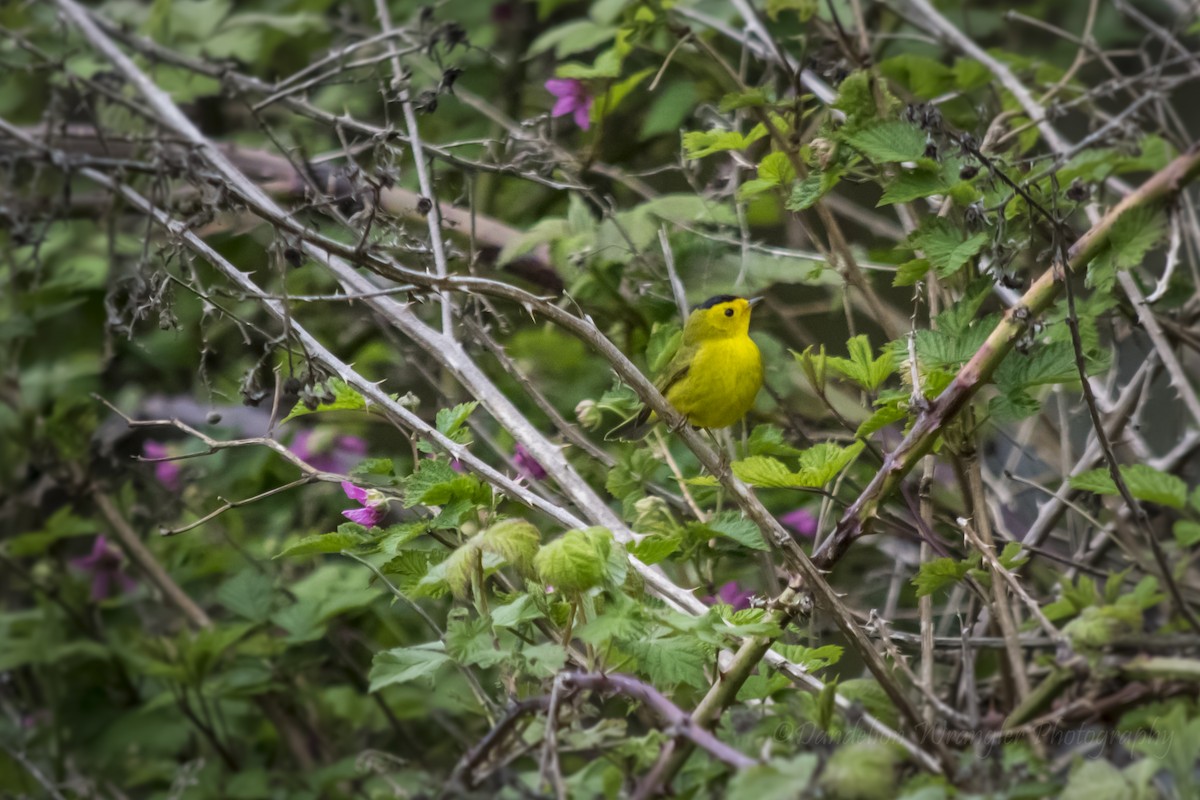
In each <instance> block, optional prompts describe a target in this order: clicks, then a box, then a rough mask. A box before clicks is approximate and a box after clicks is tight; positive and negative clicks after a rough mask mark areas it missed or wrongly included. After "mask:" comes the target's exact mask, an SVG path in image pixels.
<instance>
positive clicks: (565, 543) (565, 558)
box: [533, 528, 612, 593]
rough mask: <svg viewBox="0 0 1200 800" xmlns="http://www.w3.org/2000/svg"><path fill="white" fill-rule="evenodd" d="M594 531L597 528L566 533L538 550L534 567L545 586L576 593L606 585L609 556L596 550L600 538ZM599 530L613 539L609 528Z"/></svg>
mask: <svg viewBox="0 0 1200 800" xmlns="http://www.w3.org/2000/svg"><path fill="white" fill-rule="evenodd" d="M592 530H596V529H595V528H588V529H586V530H571V531H567V532H566V533H564V534H563V535H562V536H560V537H558V538H557V539H555V540H554V541H552V542H549V543H548V544H545V545H543V546H542V548H541V549H540V550H538V553H537V556H535V557H534V559H533V565H534V567H535V568H536V570H537V574H538V576H539V577H540V578H541V580H542V582H543V583H545V584H548V585H550V586H553V587H554V588H555V589H558V590H560V591H563V592H567V593H577V592H584V591H587V590H588V589H591V588H593V587H595V586H599V585H600V584H601V583H602V582H603V580H604V576H605V562H606V561H607V560H608V555H609V554H608V552H603V551H601V550H600V549H598V548H597V545H596V543H595V541H596V538H597V537H592V536H589V533H588V532H589V531H592ZM599 530H602V531H604V532H605V533H607V534H608V535H609V537H610V538H611V536H612V532H611V531H609V530H608V529H607V528H600V529H599ZM600 538H602V537H600Z"/></svg>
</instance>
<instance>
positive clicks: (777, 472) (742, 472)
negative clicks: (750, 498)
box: [732, 456, 795, 489]
mask: <svg viewBox="0 0 1200 800" xmlns="http://www.w3.org/2000/svg"><path fill="white" fill-rule="evenodd" d="M732 470H733V474H734V475H736V476H737V478H738V480H740V481H744V482H745V483H748V484H750V485H752V486H761V487H764V488H769V489H782V488H788V487H791V486H793V485H794V481H795V476H794V474H793V473H792V471H791V470H790V469H788V468H787V465H785V464H784V463H783V462H782V461H779V460H778V459H775V458H769V457H767V456H750V457H749V458H746V459H742V460H741V461H735V462H733V465H732Z"/></svg>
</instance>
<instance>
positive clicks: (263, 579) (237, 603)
mask: <svg viewBox="0 0 1200 800" xmlns="http://www.w3.org/2000/svg"><path fill="white" fill-rule="evenodd" d="M274 599H275V591H274V589H273V588H272V586H271V579H270V578H269V577H267V576H266V575H264V574H263V573H261V572H259V571H258V570H255V569H244V570H242V571H241V572H239V573H238V574H237V575H235V576H234V577H232V578H230V579H229V580H227V581H225V582H224V583H223V584H221V587H220V588H219V589H217V601H218V602H219V603H220V604H221V605H223V606H225V607H226V608H228V609H229V610H230V611H232V612H233V613H235V614H237V615H238V616H240V617H245V618H246V619H248V620H252V621H254V622H265V621H266V620H267V618H268V617H270V616H271V606H272V605H274Z"/></svg>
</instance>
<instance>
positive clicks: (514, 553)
mask: <svg viewBox="0 0 1200 800" xmlns="http://www.w3.org/2000/svg"><path fill="white" fill-rule="evenodd" d="M478 539H479V543H480V546H481V547H482V548H483V549H485V550H489V551H491V552H493V553H496V554H497V555H500V556H502V557H503V558H504V560H505V561H507V562H508V563H509V564H512V565H513V567H515V568H516V570H517V571H518V572H520V573H521V574H522V575H525V576H532V575H533V559H534V556H536V555H537V551H538V545H540V544H541V543H542V535H541V533H540V532H539V531H538V529H537V528H536V527H534V526H533V525H532V524H531V523H529V522H527V521H525V520H523V519H505V520H501V521H499V522H497V523H495V524H494V525H492V526H491V527H489V528H488V529H487V530H485V531H483V532H482V533H480V534H479V535H478Z"/></svg>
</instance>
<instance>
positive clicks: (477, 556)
mask: <svg viewBox="0 0 1200 800" xmlns="http://www.w3.org/2000/svg"><path fill="white" fill-rule="evenodd" d="M439 567H440V569H439V570H438V572H439V573H440V576H441V578H442V580H444V581H445V582H446V586H448V587H449V588H450V593H451V594H452V595H454V596H455V597H456V598H457V599H459V600H464V599H466V598H467V592H468V590H469V589H470V588H471V579H472V578H473V577H475V575H477V574H479V573H482V572H483V551H482V550H480V549H479V543H478V542H476V541H475V540H474V539H472V540H471V541H468V542H466V543H465V544H463V545H462V546H460V547H458V548H456V549H455V550H454V552H452V553H451V554H450V555H449V556H447V557H446V560H445V561H443V562H442V563H441V564H440V565H439Z"/></svg>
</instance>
